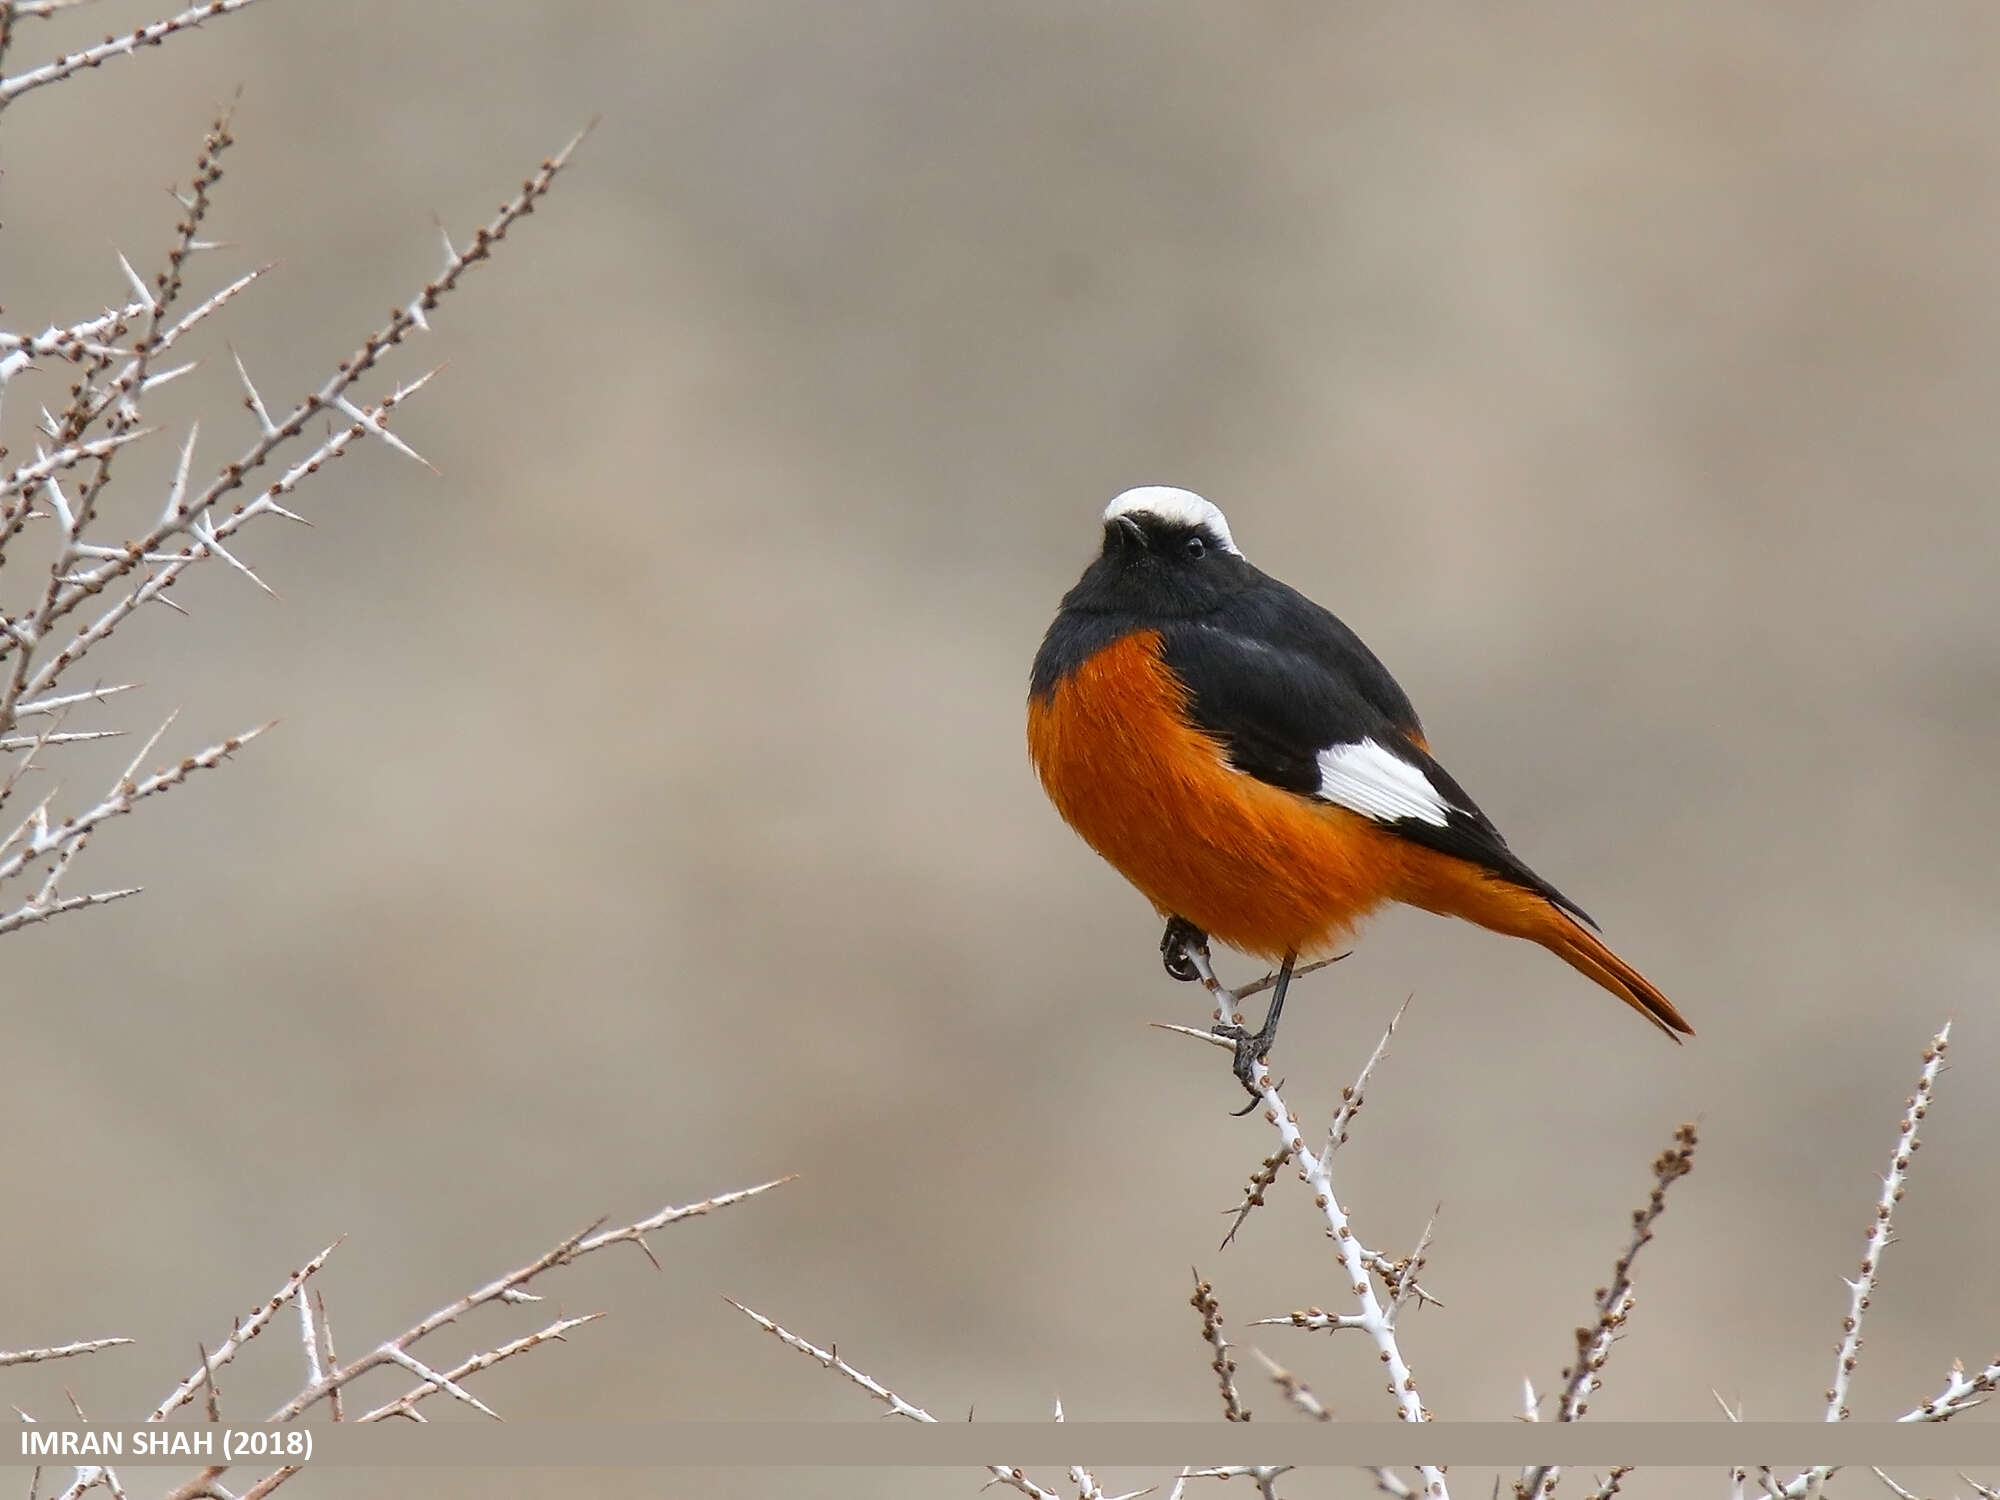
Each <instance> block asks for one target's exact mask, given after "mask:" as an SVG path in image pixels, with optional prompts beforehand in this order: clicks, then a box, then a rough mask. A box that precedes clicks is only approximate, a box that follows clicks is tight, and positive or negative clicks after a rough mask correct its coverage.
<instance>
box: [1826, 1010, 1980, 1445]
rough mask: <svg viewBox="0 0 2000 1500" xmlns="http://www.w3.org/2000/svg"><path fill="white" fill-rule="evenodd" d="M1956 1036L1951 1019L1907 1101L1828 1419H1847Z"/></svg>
mask: <svg viewBox="0 0 2000 1500" xmlns="http://www.w3.org/2000/svg"><path fill="white" fill-rule="evenodd" d="M1950 1042H1951V1025H1950V1023H1949V1022H1947V1023H1946V1024H1945V1026H1944V1028H1943V1029H1942V1030H1940V1031H1939V1032H1938V1034H1937V1035H1936V1036H1935V1037H1933V1038H1932V1039H1931V1044H1930V1045H1929V1046H1928V1047H1926V1048H1925V1049H1924V1066H1923V1071H1922V1072H1921V1073H1919V1074H1918V1075H1917V1091H1916V1092H1915V1093H1914V1094H1912V1095H1911V1096H1910V1097H1909V1099H1908V1100H1906V1101H1905V1102H1904V1107H1903V1121H1902V1124H1901V1125H1900V1126H1899V1127H1898V1129H1897V1131H1896V1149H1895V1150H1894V1151H1893V1152H1892V1153H1891V1154H1890V1157H1889V1170H1888V1171H1887V1172H1886V1173H1885V1174H1884V1175H1883V1178H1882V1196H1881V1197H1880V1198H1879V1199H1877V1200H1876V1203H1875V1217H1874V1220H1873V1221H1872V1222H1871V1223H1870V1224H1869V1226H1868V1241H1867V1244H1866V1245H1865V1246H1864V1247H1863V1249H1862V1251H1861V1272H1860V1274H1859V1275H1858V1276H1856V1277H1855V1278H1854V1279H1853V1280H1852V1281H1850V1282H1848V1283H1847V1289H1848V1293H1849V1301H1848V1307H1847V1316H1846V1318H1845V1319H1843V1320H1842V1322H1841V1335H1840V1343H1839V1345H1838V1346H1837V1347H1836V1349H1835V1351H1834V1353H1835V1359H1834V1366H1833V1384H1832V1385H1831V1386H1830V1387H1829V1388H1828V1389H1827V1393H1826V1419H1827V1421H1829V1422H1843V1421H1845V1420H1846V1419H1847V1414H1848V1413H1847V1388H1848V1382H1849V1381H1850V1380H1851V1379H1852V1378H1853V1375H1854V1367H1855V1365H1856V1364H1858V1363H1859V1362H1860V1356H1861V1318H1862V1314H1864V1313H1866V1312H1867V1311H1868V1303H1869V1299H1870V1298H1871V1297H1873V1296H1874V1294H1875V1287H1876V1284H1877V1283H1878V1281H1879V1280H1880V1278H1881V1274H1882V1253H1883V1252H1884V1251H1885V1250H1887V1249H1888V1248H1889V1242H1890V1238H1891V1234H1890V1220H1891V1218H1892V1216H1893V1215H1894V1214H1895V1212H1896V1205H1897V1204H1898V1203H1899V1202H1901V1201H1902V1197H1903V1188H1904V1184H1905V1183H1906V1182H1907V1180H1908V1176H1909V1171H1910V1158H1911V1156H1913V1155H1914V1154H1915V1152H1916V1149H1917V1127H1918V1126H1919V1125H1921V1124H1922V1123H1923V1119H1924V1115H1925V1114H1926V1113H1928V1112H1929V1110H1930V1107H1931V1092H1932V1090H1933V1089H1934V1088H1935V1087H1936V1086H1937V1077H1938V1071H1939V1069H1941V1068H1942V1067H1943V1066H1944V1054H1945V1049H1946V1048H1947V1047H1948V1046H1949V1045H1950Z"/></svg>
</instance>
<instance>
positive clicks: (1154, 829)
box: [1027, 485, 1694, 1099]
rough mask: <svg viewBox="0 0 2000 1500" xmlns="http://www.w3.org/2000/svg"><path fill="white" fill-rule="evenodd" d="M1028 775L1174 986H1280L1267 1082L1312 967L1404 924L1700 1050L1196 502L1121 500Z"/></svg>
mask: <svg viewBox="0 0 2000 1500" xmlns="http://www.w3.org/2000/svg"><path fill="white" fill-rule="evenodd" d="M1027 717H1028V723H1027V731H1028V734H1027V737H1028V751H1029V756H1030V759H1031V760H1032V761H1033V763H1034V767H1035V771H1036V774H1037V776H1038V777H1039V779H1040V781H1041V784H1042V787H1043V789H1044V790H1045V791H1046V792H1047V793H1048V796H1049V800H1050V801H1051V802H1053V803H1054V804H1055V808H1056V811H1057V812H1058V813H1060V814H1061V815H1062V817H1063V819H1064V821H1066V822H1067V823H1068V824H1069V825H1070V827H1071V828H1073V829H1074V830H1075V831H1076V832H1077V833H1078V834H1079V835H1081V836H1082V838H1083V840H1084V842H1085V843H1087V844H1088V845H1089V846H1090V847H1091V848H1092V849H1094V850H1096V852H1097V853H1098V854H1099V855H1101V856H1102V857H1103V858H1104V859H1105V860H1106V861H1107V862H1108V863H1109V864H1111V865H1112V867H1113V868H1115V869H1116V870H1117V871H1118V872H1119V873H1120V874H1121V875H1123V876H1124V877H1125V879H1126V880H1127V881H1129V882H1130V883H1131V884H1132V885H1133V886H1135V887H1136V888H1137V889H1138V890H1139V892H1140V893H1141V894H1142V895H1143V896H1145V897H1146V899H1147V900H1148V901H1150V902H1151V903H1152V905H1153V907H1154V909H1155V910H1156V911H1157V912H1158V913H1159V914H1160V916H1161V917H1163V918H1165V920H1166V927H1165V931H1164V933H1163V934H1162V936H1161V940H1160V953H1161V958H1162V961H1163V962H1164V963H1165V965H1166V968H1167V972H1168V973H1169V974H1171V975H1173V976H1174V977H1175V978H1176V979H1182V980H1191V979H1194V978H1196V977H1197V974H1198V970H1197V968H1196V967H1195V965H1194V962H1193V958H1192V955H1194V954H1196V953H1201V954H1203V955H1205V954H1206V950H1207V944H1208V941H1209V939H1211V938H1213V939H1215V940H1217V941H1220V942H1222V943H1224V944H1227V945H1228V946H1229V947H1232V948H1235V949H1237V950H1239V951H1241V952H1243V953H1246V954H1249V955H1252V956H1254V957H1258V958H1262V959H1265V960H1266V961H1268V962H1271V963H1275V964H1278V965H1279V966H1280V967H1279V969H1278V974H1277V979H1276V983H1275V986H1274V988H1273V991H1272V998H1271V1003H1270V1009H1269V1012H1268V1014H1267V1016H1266V1018H1265V1021H1264V1024H1263V1025H1262V1027H1260V1028H1259V1029H1258V1030H1257V1031H1256V1032H1254V1033H1252V1032H1249V1031H1247V1030H1246V1029H1245V1028H1244V1027H1243V1026H1241V1025H1240V1024H1227V1025H1220V1026H1218V1027H1217V1031H1218V1034H1220V1035H1223V1036H1224V1037H1226V1038H1228V1039H1229V1040H1231V1041H1232V1042H1233V1043H1234V1048H1235V1054H1234V1060H1233V1070H1234V1072H1235V1074H1236V1077H1237V1078H1238V1080H1239V1081H1240V1082H1241V1083H1242V1084H1243V1086H1244V1087H1245V1088H1246V1089H1248V1090H1249V1091H1250V1093H1251V1095H1252V1097H1253V1099H1254V1098H1256V1097H1258V1089H1257V1086H1256V1083H1255V1082H1254V1075H1255V1071H1256V1067H1257V1065H1258V1064H1260V1063H1261V1062H1263V1060H1264V1059H1265V1058H1266V1057H1267V1056H1268V1055H1269V1053H1270V1050H1271V1046H1272V1043H1273V1042H1274V1041H1275V1040H1276V1037H1277V1028H1278V1016H1279V1013H1280V1012H1281V1010H1282V1009H1283V1007H1284V1002H1285V992H1286V990H1287V988H1288V987H1289V985H1290V982H1291V977H1292V973H1293V970H1294V966H1295V964H1296V963H1297V961H1298V960H1299V959H1300V958H1301V957H1302V956H1304V957H1308V958H1310V957H1312V956H1314V955H1319V954H1327V953H1330V952H1332V951H1333V950H1334V949H1336V948H1338V947H1340V946H1341V945H1342V944H1344V943H1345V942H1346V941H1347V940H1348V938H1349V937H1350V936H1351V935H1352V934H1353V932H1354V929H1355V927H1356V925H1357V924H1358V923H1359V922H1360V921H1361V920H1362V919H1363V918H1365V917H1367V916H1368V915H1369V914H1370V913H1372V912H1374V911H1376V910H1377V909H1378V908H1381V907H1383V906H1385V905H1388V904H1391V903H1401V904H1403V905H1406V906H1413V907H1418V908H1421V909H1422V910H1424V911H1429V912H1435V913H1437V914H1439V915H1441V916H1448V917H1458V918H1461V919H1463V920H1465V921H1468V922H1473V923H1476V924H1477V925H1479V926H1481V927H1484V928H1487V929H1489V930H1491V931H1493V932H1497V933H1502V934H1504V935H1506V936H1509V937H1518V938H1526V939H1528V940H1529V941H1530V942H1534V943H1539V944H1540V945H1541V946H1542V947H1544V948H1546V949H1548V950H1549V951H1550V952H1552V953H1554V954H1555V955H1556V956H1557V957H1558V958H1560V959H1562V960H1563V962H1565V963H1567V964H1568V965H1570V967H1571V968H1573V969H1576V970H1577V971H1578V972H1579V973H1581V974H1583V975H1584V976H1585V977H1587V978H1589V979H1591V980H1594V981H1595V982H1596V983H1597V984H1599V985H1601V986H1603V988H1605V989H1606V990H1609V991H1610V992H1611V993H1612V994H1613V995H1616V996H1617V997H1618V998H1619V999H1620V1000H1622V1001H1624V1002H1625V1004H1627V1005H1629V1006H1630V1007H1632V1009H1634V1010H1636V1011H1638V1012H1639V1013H1640V1014H1641V1015H1643V1016H1645V1017H1646V1018H1647V1019H1648V1020H1649V1021H1651V1022H1652V1023H1653V1025H1655V1026H1656V1027H1658V1028H1659V1029H1660V1030H1661V1031H1662V1032H1664V1033H1665V1034H1666V1035H1667V1036H1669V1037H1670V1038H1672V1039H1673V1040H1674V1041H1676V1042H1678V1041H1679V1040H1680V1038H1681V1037H1682V1036H1692V1035H1693V1034H1694V1028H1693V1027H1692V1026H1690V1025H1689V1024H1688V1022H1687V1021H1686V1019H1685V1018H1684V1017H1683V1016H1682V1015H1681V1013H1680V1011H1679V1010H1677V1009H1676V1008H1675V1007H1674V1004H1673V1002H1672V1001H1670V1000H1669V999H1668V998H1667V997H1666V996H1665V995H1664V994H1662V993H1661V992H1660V990H1658V989H1657V988H1655V987H1654V985H1653V984H1652V983H1651V982H1650V981H1648V980H1647V979H1646V978H1645V977H1644V976H1643V975H1642V974H1640V973H1639V971H1638V970H1637V969H1635V968H1633V967H1632V965H1630V964H1629V963H1627V962H1626V961H1625V960H1624V959H1622V958H1620V957H1619V956H1618V955H1617V954H1616V953H1614V952H1613V951H1612V950H1611V948H1610V947H1609V946H1608V945H1607V944H1606V943H1605V941H1604V940H1603V938H1601V937H1600V936H1599V935H1598V930H1597V924H1596V923H1595V922H1594V921H1593V920H1592V919H1591V918H1590V916H1589V915H1588V914H1587V913H1586V912H1585V911H1584V910H1583V908H1582V907H1580V906H1578V905H1577V904H1576V903H1575V902H1574V901H1572V900H1570V899H1569V897H1567V896H1565V895H1564V894H1563V893H1562V892H1561V891H1559V890H1557V889H1556V888H1555V887H1554V886H1553V885H1551V884H1550V883H1549V882H1548V881H1547V880H1544V879H1543V878H1542V877H1541V876H1540V875H1537V874H1536V873H1535V872H1534V871H1533V870H1532V869H1530V868H1529V867H1528V866H1527V865H1526V864H1525V863H1523V862H1522V860H1521V858H1520V856H1518V855H1517V854H1515V853H1514V852H1513V850H1511V849H1510V848H1508V846H1507V841H1506V840H1505V839H1504V838H1502V837H1501V834H1500V830H1499V829H1498V828H1496V827H1495V826H1494V824H1493V821H1492V819H1490V818H1488V817H1487V816H1486V814H1485V813H1484V812H1482V811H1481V810H1480V808H1479V806H1478V804H1477V803H1475V802H1474V801H1473V800H1472V798H1471V796H1470V795H1468V794H1467V792H1466V790H1465V788H1464V787H1462V786H1461V785H1459V783H1458V782H1457V781H1456V780H1455V779H1454V778H1453V777H1452V775H1451V773H1450V772H1448V771H1446V770H1445V768H1444V767H1443V766H1442V765H1440V764H1439V763H1438V761H1437V759H1436V758H1435V757H1434V756H1433V755H1432V753H1431V747H1430V742H1429V739H1428V738H1427V737H1426V735H1425V733H1424V728H1423V724H1422V723H1421V722H1420V721H1419V719H1418V718H1417V712H1416V709H1415V707H1414V706H1412V704H1411V702H1410V698H1409V695H1408V694H1407V693H1405V692H1404V691H1403V689H1402V687H1401V686H1400V685H1399V684H1398V683H1397V682H1396V679H1395V678H1394V677H1392V676H1391V675H1390V674H1389V670H1388V668H1386V667H1385V666H1383V665H1382V663H1381V661H1380V660H1379V659H1378V658H1377V657H1376V656H1375V654H1374V652H1372V651H1370V650H1369V649H1368V647H1367V646H1366V645H1364V644H1363V643H1362V641H1361V638H1360V637H1359V636H1357V635H1356V634H1355V633H1354V632H1353V631H1352V630H1351V629H1349V628H1348V627H1347V626H1346V625H1345V624H1343V623H1342V622H1341V621H1340V620H1339V619H1338V618H1337V617H1336V616H1335V615H1333V614H1332V613H1331V612H1330V611H1328V610H1326V609H1324V608H1322V607H1321V606H1320V605H1318V604H1316V603H1314V602H1313V601H1312V600H1311V599H1309V598H1307V597H1306V596H1305V595H1304V594H1302V593H1300V592H1299V591H1298V590H1296V589H1294V588H1291V587H1290V586H1288V585H1286V584H1284V583H1281V582H1279V581H1278V580H1277V579H1276V578H1273V577H1271V576H1270V575H1269V574H1267V573H1265V572H1263V571H1262V570H1261V569H1259V568H1258V567H1257V566H1256V565H1255V564H1253V563H1251V562H1250V561H1249V560H1248V559H1247V558H1245V557H1244V555H1243V553H1242V552H1241V550H1240V549H1239V548H1238V547H1237V545H1236V540H1235V537H1234V536H1233V535H1232V533H1231V531H1230V528H1229V522H1228V519H1227V518H1226V517H1225V516H1224V515H1223V513H1222V511H1221V510H1220V509H1219V508H1218V507H1217V506H1215V505H1214V504H1212V503H1211V502H1210V501H1208V500H1205V499H1203V498H1202V497H1201V496H1200V495H1197V494H1195V493H1194V492H1193V491H1191V490H1185V489H1177V488H1173V487H1170V486H1165V485H1145V486H1141V487H1139V488H1137V489H1129V490H1126V491H1125V492H1124V493H1122V494H1120V495H1118V496H1117V497H1116V498H1114V499H1113V500H1112V501H1111V503H1110V504H1109V505H1108V506H1107V507H1106V508H1105V511H1104V519H1103V539H1102V546H1101V549H1100V551H1099V553H1098V555H1097V557H1096V559H1095V560H1094V561H1092V562H1091V564H1090V566H1089V567H1088V568H1086V569H1085V570H1084V573H1083V576H1082V577H1081V578H1080V579H1078V580H1077V583H1076V586H1075V587H1074V588H1072V589H1070V591H1069V592H1068V593H1067V594H1065V595H1064V596H1063V599H1062V604H1061V606H1060V608H1059V609H1058V610H1057V613H1056V617H1055V620H1054V622H1053V623H1052V624H1051V625H1050V626H1049V628H1048V632H1047V634H1046V635H1045V636H1044V637H1043V640H1042V644H1041V648H1040V650H1039V651H1038V652H1037V653H1036V655H1035V662H1034V668H1033V671H1032V673H1031V675H1030V679H1029V688H1028V716H1027Z"/></svg>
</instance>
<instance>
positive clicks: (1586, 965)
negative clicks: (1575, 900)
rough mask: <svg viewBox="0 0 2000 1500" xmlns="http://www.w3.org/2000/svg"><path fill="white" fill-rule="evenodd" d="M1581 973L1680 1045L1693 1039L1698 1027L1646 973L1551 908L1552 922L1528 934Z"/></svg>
mask: <svg viewBox="0 0 2000 1500" xmlns="http://www.w3.org/2000/svg"><path fill="white" fill-rule="evenodd" d="M1522 936H1523V937H1531V938H1533V939H1534V940H1535V941H1536V942H1538V943H1540V944H1541V945H1542V946H1543V947H1544V948H1546V949H1548V950H1549V952H1551V953H1553V954H1555V956H1556V957H1557V958H1559V959H1561V960H1562V961H1563V962H1564V963H1566V964H1568V965H1569V966H1570V967H1571V968H1572V969H1575V970H1576V971H1577V973H1579V974H1582V975H1585V976H1587V977H1588V978H1591V979H1594V980H1596V981H1597V982H1598V983H1599V984H1601V985H1603V986H1604V987H1605V988H1606V989H1607V990H1609V991H1611V993H1612V994H1614V995H1616V996H1617V997H1618V998H1619V999H1620V1000H1623V1001H1624V1002H1625V1003H1626V1004H1627V1005H1629V1006H1631V1007H1632V1009H1634V1010H1636V1011H1638V1012H1639V1014H1640V1015H1642V1016H1644V1017H1645V1018H1646V1019H1647V1020H1649V1021H1651V1022H1652V1023H1653V1024H1654V1025H1655V1026H1657V1027H1659V1028H1660V1030H1662V1031H1664V1032H1665V1033H1666V1034H1667V1035H1668V1036H1670V1037H1673V1039H1674V1040H1675V1041H1676V1042H1678V1041H1679V1040H1680V1039H1681V1037H1680V1036H1676V1035H1675V1033H1676V1032H1679V1033H1680V1034H1681V1036H1693V1035H1694V1028H1693V1027H1692V1026H1690V1025H1688V1023H1687V1019H1686V1017H1684V1016H1682V1015H1681V1013H1680V1012H1679V1011H1677V1010H1675V1009H1674V1002H1673V1001H1671V1000H1669V999H1668V998H1667V997H1666V996H1665V995H1663V994H1661V993H1660V992H1659V991H1658V990H1656V989H1654V988H1653V986H1652V984H1651V983H1650V982H1649V981H1648V980H1647V978H1646V976H1645V975H1644V974H1641V973H1640V972H1639V971H1638V970H1637V969H1635V968H1633V967H1632V966H1631V965H1630V964H1628V963H1626V962H1625V960H1624V959H1622V958H1620V957H1619V956H1618V955H1617V954H1615V953H1613V952H1612V951H1611V950H1610V948H1608V947H1606V946H1605V943H1604V940H1603V939H1602V938H1600V937H1598V935H1597V934H1596V933H1594V932H1592V931H1591V930H1590V929H1589V928H1587V927H1585V926H1583V925H1582V924H1581V923H1580V922H1578V921H1576V920H1575V919H1574V918H1573V917H1571V916H1570V915H1569V913H1567V912H1563V911H1558V910H1556V909H1555V908H1554V907H1550V908H1549V920H1548V921H1547V922H1546V923H1542V924H1538V930H1536V931H1532V932H1526V933H1523V934H1522Z"/></svg>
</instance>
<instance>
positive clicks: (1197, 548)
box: [1187, 536, 1208, 557]
mask: <svg viewBox="0 0 2000 1500" xmlns="http://www.w3.org/2000/svg"><path fill="white" fill-rule="evenodd" d="M1207 551H1208V543H1206V542H1204V541H1203V540H1202V539H1201V538H1200V537H1198V536H1191V537H1189V538H1188V539H1187V555H1188V556H1189V557H1200V556H1202V555H1203V554H1204V553H1206V552H1207Z"/></svg>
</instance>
